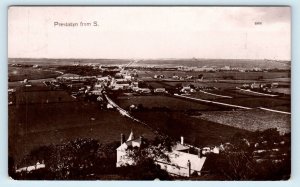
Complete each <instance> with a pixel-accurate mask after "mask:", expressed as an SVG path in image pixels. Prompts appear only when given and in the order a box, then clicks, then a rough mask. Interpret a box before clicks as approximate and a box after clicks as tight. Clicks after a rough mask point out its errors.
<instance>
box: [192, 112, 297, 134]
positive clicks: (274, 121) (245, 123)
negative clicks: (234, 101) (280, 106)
mask: <svg viewBox="0 0 300 187" xmlns="http://www.w3.org/2000/svg"><path fill="white" fill-rule="evenodd" d="M237 116H239V117H238V118H237ZM196 118H199V119H203V120H208V121H211V122H216V123H221V124H225V125H228V126H232V127H236V128H241V129H245V130H249V131H256V130H266V129H268V128H277V129H278V130H279V132H281V133H287V132H290V131H291V116H290V115H286V114H278V113H273V112H268V111H262V110H247V111H222V112H219V111H209V112H203V113H201V115H200V116H198V117H196Z"/></svg>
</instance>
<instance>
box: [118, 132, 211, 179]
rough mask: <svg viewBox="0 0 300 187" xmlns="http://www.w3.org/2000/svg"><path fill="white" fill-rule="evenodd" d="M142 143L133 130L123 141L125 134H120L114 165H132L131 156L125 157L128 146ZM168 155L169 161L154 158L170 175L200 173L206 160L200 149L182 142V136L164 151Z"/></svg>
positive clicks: (141, 139)
mask: <svg viewBox="0 0 300 187" xmlns="http://www.w3.org/2000/svg"><path fill="white" fill-rule="evenodd" d="M142 144H143V138H142V137H139V138H135V137H134V135H133V132H131V133H130V135H129V138H128V139H127V140H126V141H125V136H124V135H123V134H121V145H120V146H119V147H118V148H117V162H116V167H122V166H125V165H133V164H134V161H133V160H132V158H129V157H127V148H128V147H130V146H131V147H140V146H141V145H142ZM191 148H193V149H194V150H195V149H196V150H197V153H193V152H192V151H190V150H191ZM165 154H166V155H167V156H168V157H169V159H170V162H167V161H165V160H163V159H157V160H155V163H156V164H157V165H160V167H161V169H163V170H166V171H167V172H168V173H169V174H170V175H177V176H184V177H189V176H191V175H192V174H195V173H196V174H197V175H201V170H202V168H203V165H204V163H205V161H206V157H205V156H203V155H202V152H201V149H199V148H195V147H193V146H190V145H187V144H185V143H184V139H183V137H181V142H180V143H179V142H177V143H176V144H175V145H174V146H173V147H172V149H171V151H167V152H165Z"/></svg>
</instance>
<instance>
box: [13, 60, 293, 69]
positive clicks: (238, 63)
mask: <svg viewBox="0 0 300 187" xmlns="http://www.w3.org/2000/svg"><path fill="white" fill-rule="evenodd" d="M132 60H133V59H132ZM132 60H131V59H46V58H10V59H9V60H8V63H9V64H37V65H72V64H100V65H101V64H103V65H110V64H111V65H124V64H128V63H129V62H131V61H132ZM131 66H167V67H176V66H187V67H203V66H206V67H224V66H230V67H239V68H254V67H257V68H262V69H275V68H277V69H290V68H291V62H290V61H280V60H268V59H259V60H253V59H196V58H191V59H143V60H138V61H137V62H135V63H133V64H132V65H131Z"/></svg>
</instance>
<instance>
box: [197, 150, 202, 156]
mask: <svg viewBox="0 0 300 187" xmlns="http://www.w3.org/2000/svg"><path fill="white" fill-rule="evenodd" d="M201 157H202V153H201V149H198V158H201Z"/></svg>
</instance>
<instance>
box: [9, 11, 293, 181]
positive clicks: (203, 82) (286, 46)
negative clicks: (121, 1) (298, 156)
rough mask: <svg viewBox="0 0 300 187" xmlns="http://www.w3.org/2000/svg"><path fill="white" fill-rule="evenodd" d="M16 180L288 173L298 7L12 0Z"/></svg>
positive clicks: (12, 172)
mask: <svg viewBox="0 0 300 187" xmlns="http://www.w3.org/2000/svg"><path fill="white" fill-rule="evenodd" d="M8 138H9V140H8V144H9V145H8V147H9V150H8V151H9V152H8V160H9V164H8V172H9V176H10V177H11V178H12V179H15V180H199V181H203V180H212V181H224V180H226V181H227V180H229V181H232V180H246V181H249V180H250V181H257V180H259V181H266V180H288V179H289V178H290V175H291V8H290V7H289V6H273V7H272V6H257V7H256V6H251V7H247V6H215V7H214V6H11V7H9V9H8Z"/></svg>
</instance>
